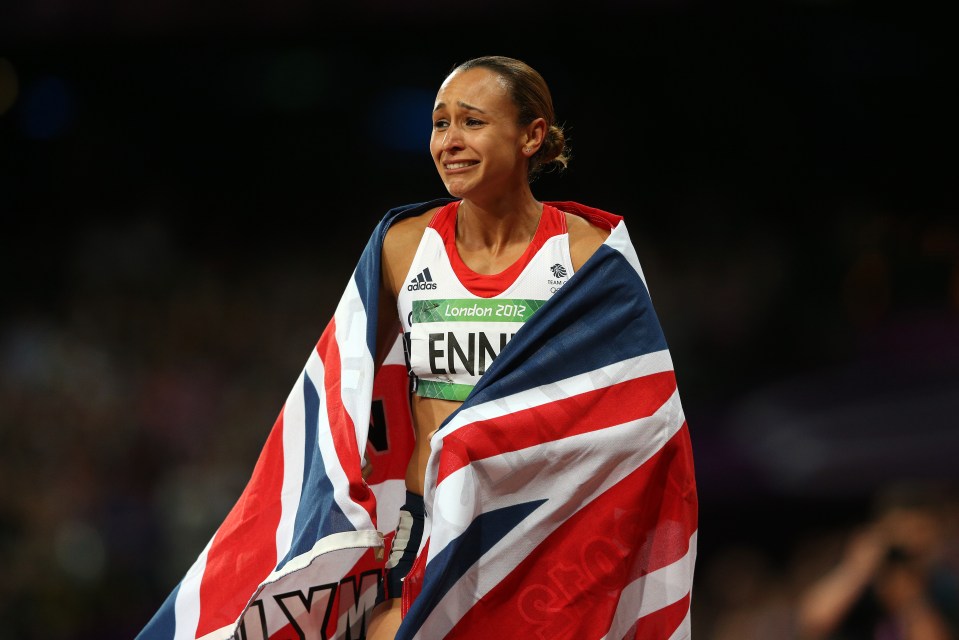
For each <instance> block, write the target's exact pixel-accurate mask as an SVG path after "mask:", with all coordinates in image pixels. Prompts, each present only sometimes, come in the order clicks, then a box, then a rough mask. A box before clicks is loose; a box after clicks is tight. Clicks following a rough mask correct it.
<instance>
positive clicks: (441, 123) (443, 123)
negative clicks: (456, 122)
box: [433, 120, 450, 131]
mask: <svg viewBox="0 0 959 640" xmlns="http://www.w3.org/2000/svg"><path fill="white" fill-rule="evenodd" d="M449 126H450V123H449V121H447V120H434V121H433V128H434V129H437V130H439V131H442V130H443V129H446V128H447V127H449Z"/></svg>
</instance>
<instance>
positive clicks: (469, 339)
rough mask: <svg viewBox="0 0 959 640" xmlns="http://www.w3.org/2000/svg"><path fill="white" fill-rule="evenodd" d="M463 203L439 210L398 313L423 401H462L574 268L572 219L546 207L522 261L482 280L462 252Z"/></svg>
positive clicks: (419, 251) (418, 251) (415, 259)
mask: <svg viewBox="0 0 959 640" xmlns="http://www.w3.org/2000/svg"><path fill="white" fill-rule="evenodd" d="M458 204H459V203H458V202H452V203H450V204H449V205H447V206H445V207H443V208H442V209H440V210H439V211H437V212H436V214H435V215H434V216H433V218H432V220H431V221H430V224H429V226H428V227H427V228H426V230H425V231H424V233H423V236H422V239H421V240H420V243H419V246H418V247H417V249H416V253H415V255H414V257H413V262H412V264H411V265H410V268H409V270H408V272H407V274H406V277H405V278H404V283H405V285H402V286H401V287H400V290H399V293H398V296H397V307H398V311H399V319H400V323H401V325H402V328H403V333H404V338H405V344H406V348H407V349H406V354H407V359H408V364H409V366H410V373H411V375H412V376H413V379H414V381H415V385H416V386H415V389H414V390H415V393H416V395H418V396H420V397H423V398H436V399H447V400H455V401H458V402H462V401H463V400H465V399H466V396H467V395H469V393H470V391H471V390H472V388H473V386H475V385H476V383H477V382H479V379H480V377H481V376H482V375H483V374H484V373H485V372H486V369H488V368H489V366H490V365H491V364H492V362H493V360H494V359H495V358H496V356H497V355H499V352H500V351H501V350H502V349H503V347H505V346H506V343H507V342H509V340H510V339H511V338H512V336H513V335H514V334H515V333H516V331H518V330H519V328H520V327H521V326H522V325H523V323H524V322H526V321H527V320H528V319H529V318H530V317H531V316H532V315H533V314H534V313H535V312H536V310H537V309H539V308H540V307H541V306H542V305H543V304H544V303H545V302H546V300H548V299H549V298H550V297H551V296H552V295H553V294H554V293H555V292H556V291H558V290H559V289H560V288H561V287H562V286H563V285H564V284H566V282H567V281H568V280H569V277H570V276H571V275H572V271H573V266H572V259H571V257H570V253H569V236H568V234H567V229H566V217H565V215H564V214H563V212H562V211H559V210H558V209H556V208H554V207H551V206H549V205H544V207H543V215H542V217H541V219H540V222H539V225H538V227H537V230H536V233H535V235H534V236H533V239H532V241H531V242H530V244H529V246H528V247H527V248H526V251H525V252H524V253H523V254H522V255H521V256H520V258H519V259H518V260H516V261H515V262H514V263H513V264H512V265H510V266H509V267H508V268H507V269H505V270H504V271H502V272H500V273H497V274H480V273H476V272H475V271H473V270H472V269H471V268H470V267H469V266H468V265H466V264H465V263H464V262H463V260H462V258H461V257H460V255H459V252H458V251H457V249H456V209H457V205H458Z"/></svg>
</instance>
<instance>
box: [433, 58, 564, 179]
mask: <svg viewBox="0 0 959 640" xmlns="http://www.w3.org/2000/svg"><path fill="white" fill-rule="evenodd" d="M477 67H479V68H483V69H489V70H490V71H492V72H493V73H496V74H498V75H499V76H500V77H502V78H503V80H505V81H506V85H507V90H508V92H509V96H510V98H511V99H512V100H513V103H514V104H515V105H516V106H517V108H518V109H519V124H520V126H525V125H528V124H529V123H530V122H532V121H533V120H535V119H536V118H543V119H544V120H546V136H545V138H544V139H543V144H542V145H541V146H540V148H539V149H538V150H537V151H536V153H534V154H533V155H532V157H530V159H529V178H530V181H532V180H533V178H535V177H536V176H537V175H539V174H540V173H542V172H543V171H545V170H548V169H556V170H558V171H562V170H563V169H565V168H566V165H567V164H568V163H569V158H570V153H569V148H568V145H567V142H566V134H565V133H564V131H563V127H562V126H561V125H559V124H557V123H556V114H555V113H554V111H553V96H552V95H551V94H550V91H549V86H548V85H547V84H546V80H544V79H543V76H541V75H540V74H539V72H538V71H536V69H533V68H532V67H531V66H529V65H528V64H526V63H525V62H523V61H522V60H517V59H515V58H508V57H506V56H481V57H479V58H472V59H471V60H467V61H466V62H463V63H461V64H459V65H457V66H456V67H454V68H453V70H452V71H450V75H452V74H453V73H456V72H457V71H468V70H470V69H476V68H477Z"/></svg>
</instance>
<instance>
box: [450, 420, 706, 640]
mask: <svg viewBox="0 0 959 640" xmlns="http://www.w3.org/2000/svg"><path fill="white" fill-rule="evenodd" d="M692 478H693V471H692V453H691V449H690V442H689V433H688V429H687V427H686V425H685V424H684V425H683V427H682V429H681V430H680V432H679V433H677V434H676V435H675V436H674V437H673V438H671V439H670V440H669V442H667V443H666V444H665V446H664V447H663V448H662V449H661V450H660V451H659V452H657V454H656V455H655V456H653V457H652V458H651V459H650V460H648V461H647V462H646V463H645V464H643V465H642V466H641V467H639V468H638V469H636V470H635V471H634V472H633V473H631V474H630V475H629V476H627V477H626V478H624V479H623V480H622V481H621V482H619V483H617V484H616V485H614V486H613V487H610V488H609V489H608V490H607V491H606V492H604V493H603V494H602V495H600V496H598V497H597V498H596V499H595V500H593V501H592V502H590V503H589V504H588V505H585V506H584V507H583V508H582V509H580V510H579V511H578V512H576V513H575V514H573V515H572V516H571V517H569V519H567V520H566V521H565V522H564V523H563V524H561V525H560V526H559V527H557V528H556V530H555V531H553V533H551V534H550V535H549V537H548V538H546V539H545V540H544V541H543V542H542V543H541V544H540V545H539V546H538V547H537V548H535V549H533V550H532V552H531V553H530V554H529V555H528V556H526V557H525V558H523V559H522V560H521V561H520V562H519V564H517V565H516V566H515V568H514V569H513V570H512V571H511V572H510V573H509V575H507V576H506V577H505V578H504V579H503V580H502V581H500V582H499V583H498V584H497V585H496V586H495V587H494V588H493V589H492V590H491V591H490V592H489V593H487V594H486V595H485V596H484V597H483V598H482V599H481V600H480V601H479V602H477V603H476V604H475V605H474V606H473V607H472V608H471V609H470V610H469V611H468V612H467V613H466V615H465V616H463V618H461V619H460V620H459V622H458V623H457V626H456V627H455V628H454V629H453V631H452V632H451V633H450V637H459V633H463V634H464V636H463V637H469V634H468V633H467V630H468V629H478V628H482V629H483V635H484V637H493V638H495V637H502V638H509V637H517V635H522V636H523V637H525V638H542V639H543V640H546V639H550V640H563V639H566V638H569V639H573V638H577V639H578V638H583V637H600V636H601V635H603V634H604V633H606V631H608V629H609V626H610V624H611V621H612V619H613V616H614V613H615V611H616V607H617V604H618V600H619V596H620V594H621V592H622V590H623V589H624V588H625V587H626V586H627V585H629V584H630V583H632V582H634V581H635V580H637V579H638V578H640V577H642V576H643V575H646V574H648V573H650V572H652V571H656V570H657V569H660V568H662V567H665V566H668V565H670V564H672V563H674V562H676V561H678V560H680V559H681V558H683V557H684V556H685V555H686V554H687V553H688V551H689V539H690V536H691V535H692V534H693V532H694V531H696V528H697V522H698V517H697V498H696V487H695V484H694V482H693V480H692ZM544 508H548V507H546V506H544ZM515 561H516V558H513V557H512V554H511V552H510V550H508V549H503V550H499V551H497V555H495V556H494V555H493V554H492V553H491V554H487V555H486V556H484V558H483V559H482V560H481V562H482V563H484V564H492V563H510V564H513V563H514V562H515ZM674 618H675V616H670V618H669V619H674ZM679 619H680V620H681V619H682V617H679ZM677 624H678V623H677ZM675 628H676V627H675V626H674V627H673V628H672V630H675ZM520 630H522V633H520V634H517V631H520ZM672 630H669V633H664V634H660V635H648V636H647V635H643V636H641V637H643V638H644V640H645V639H649V640H653V639H657V638H668V637H669V635H670V633H672Z"/></svg>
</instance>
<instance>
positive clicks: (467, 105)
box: [433, 100, 486, 114]
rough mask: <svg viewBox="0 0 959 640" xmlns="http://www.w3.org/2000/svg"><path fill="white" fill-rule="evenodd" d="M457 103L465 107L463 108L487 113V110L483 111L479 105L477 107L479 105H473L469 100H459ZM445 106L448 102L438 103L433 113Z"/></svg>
mask: <svg viewBox="0 0 959 640" xmlns="http://www.w3.org/2000/svg"><path fill="white" fill-rule="evenodd" d="M456 104H457V105H458V106H459V107H461V108H463V109H467V110H468V111H476V112H477V113H483V114H485V113H486V112H485V111H483V110H482V109H480V108H479V107H477V106H475V105H472V104H470V103H468V102H463V101H462V100H459V101H457V103H456ZM445 106H446V103H445V102H440V103H438V104H437V105H436V106H435V107H433V113H436V112H437V111H439V110H440V109H442V108H443V107H445Z"/></svg>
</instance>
